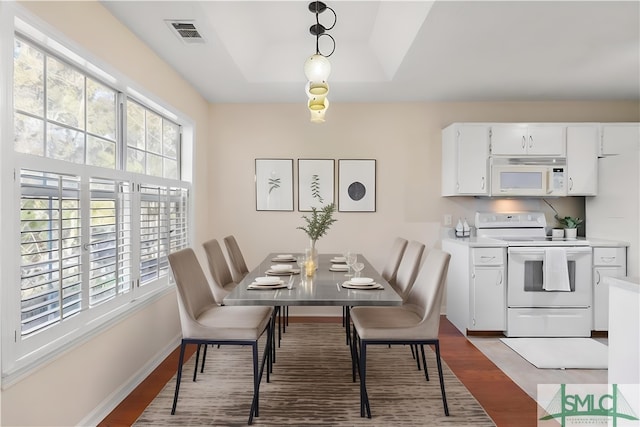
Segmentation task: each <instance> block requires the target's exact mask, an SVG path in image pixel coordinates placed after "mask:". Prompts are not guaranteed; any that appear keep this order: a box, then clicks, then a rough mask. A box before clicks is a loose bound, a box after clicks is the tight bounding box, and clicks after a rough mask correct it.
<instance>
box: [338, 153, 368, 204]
mask: <svg viewBox="0 0 640 427" xmlns="http://www.w3.org/2000/svg"><path fill="white" fill-rule="evenodd" d="M338 182H339V185H338V187H339V188H338V210H339V211H340V212H375V210H376V161H375V160H373V159H340V160H338Z"/></svg>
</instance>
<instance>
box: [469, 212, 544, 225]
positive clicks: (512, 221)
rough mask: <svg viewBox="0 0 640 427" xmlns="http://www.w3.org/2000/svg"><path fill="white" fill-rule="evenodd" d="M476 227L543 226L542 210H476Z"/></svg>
mask: <svg viewBox="0 0 640 427" xmlns="http://www.w3.org/2000/svg"><path fill="white" fill-rule="evenodd" d="M475 219H476V228H544V227H546V226H547V220H546V218H545V216H544V213H543V212H503V213H498V212H476V218H475Z"/></svg>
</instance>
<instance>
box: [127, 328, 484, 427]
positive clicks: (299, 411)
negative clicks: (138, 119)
mask: <svg viewBox="0 0 640 427" xmlns="http://www.w3.org/2000/svg"><path fill="white" fill-rule="evenodd" d="M425 350H426V352H427V365H428V372H429V375H430V377H429V378H430V381H428V382H427V381H425V378H424V373H423V372H422V371H418V370H417V368H416V363H415V360H414V359H413V358H412V357H411V351H410V349H409V347H407V346H400V345H399V346H392V347H391V348H389V347H387V346H370V347H369V348H368V349H367V389H368V392H369V399H370V404H371V415H372V418H371V419H367V418H360V403H359V402H360V395H359V383H354V382H352V380H351V357H350V353H349V347H348V346H347V345H345V337H344V329H343V328H342V327H341V326H340V325H339V324H303V323H293V324H291V325H290V326H289V327H288V328H287V330H286V333H285V334H284V335H283V336H282V343H281V347H280V348H279V349H278V351H277V356H276V363H275V365H274V369H273V375H272V377H271V382H269V383H267V382H266V381H265V380H264V378H263V381H262V384H261V387H260V416H259V417H258V418H255V419H254V425H256V426H282V425H295V426H301V425H313V426H369V427H371V426H418V425H429V426H494V425H495V424H494V423H493V421H492V420H491V418H490V417H489V416H488V415H487V413H486V412H485V411H484V409H483V408H482V407H481V406H480V404H479V403H478V401H476V400H475V398H474V397H473V396H472V395H471V393H470V392H469V391H468V390H467V389H466V388H465V386H464V385H463V384H462V383H461V382H460V381H459V380H458V378H456V376H455V375H454V374H453V373H452V372H451V370H450V369H449V368H448V367H447V366H446V364H443V369H444V381H445V387H446V394H447V401H448V404H449V413H450V416H448V417H447V416H445V415H444V410H443V406H442V400H441V396H440V386H439V383H438V373H437V369H436V362H435V355H434V353H433V352H432V351H431V350H430V349H428V348H426V347H425ZM194 360H195V357H192V359H191V360H189V361H187V362H185V365H184V370H183V377H182V383H181V386H180V398H179V400H178V407H177V410H176V414H175V415H171V414H170V412H171V405H172V399H173V392H174V390H175V376H174V378H173V379H172V380H171V381H169V382H168V383H167V385H166V386H165V387H164V389H163V390H162V391H161V392H160V393H159V395H158V396H157V397H156V398H155V400H154V401H153V402H151V404H150V405H149V406H148V407H147V408H146V409H145V411H144V412H143V413H142V415H141V416H140V417H139V418H138V420H137V421H136V422H135V424H134V425H136V426H168V425H172V426H174V425H188V426H200V425H216V426H219V425H246V424H247V419H248V415H249V408H250V405H251V396H252V379H251V378H252V371H251V351H250V349H249V348H248V347H246V348H242V347H235V346H227V347H220V348H213V347H210V348H209V351H208V353H207V360H206V364H205V369H204V373H198V379H197V382H193V381H191V380H192V375H193V369H194Z"/></svg>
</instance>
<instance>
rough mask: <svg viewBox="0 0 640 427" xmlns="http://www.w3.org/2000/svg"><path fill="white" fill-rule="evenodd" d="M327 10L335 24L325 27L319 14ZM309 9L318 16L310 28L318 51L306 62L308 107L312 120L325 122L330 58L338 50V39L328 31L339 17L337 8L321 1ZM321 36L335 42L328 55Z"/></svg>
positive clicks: (315, 2)
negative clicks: (321, 50) (331, 14)
mask: <svg viewBox="0 0 640 427" xmlns="http://www.w3.org/2000/svg"><path fill="white" fill-rule="evenodd" d="M325 10H330V11H331V12H332V13H333V24H331V25H330V26H329V27H325V26H324V25H322V24H321V23H320V17H319V15H320V14H321V13H323V12H324V11H325ZM309 11H310V12H311V13H313V14H314V15H315V16H316V23H315V24H313V25H312V26H311V27H310V28H309V32H310V33H311V35H312V36H314V37H315V38H316V52H315V53H314V54H313V55H311V56H310V57H309V58H307V60H306V61H305V62H304V74H305V76H307V80H308V82H307V84H306V86H305V92H306V94H307V97H308V98H309V101H308V102H307V107H308V108H309V112H310V113H311V121H312V122H314V123H322V122H324V116H325V113H326V111H327V108H329V100H328V99H327V94H328V93H329V83H328V80H329V74H330V73H331V63H330V62H329V59H328V58H329V57H330V56H331V55H332V54H333V52H334V51H335V50H336V41H335V39H334V38H333V37H332V36H331V35H330V34H327V31H329V30H331V29H332V28H333V27H334V26H335V25H336V22H337V21H338V17H337V15H336V12H335V10H333V9H331V8H330V7H328V6H327V5H326V4H324V3H323V2H321V1H313V2H311V3H309ZM321 36H327V37H329V38H330V39H331V41H332V42H333V49H332V50H331V52H329V53H328V54H326V55H325V54H323V53H321V52H320V37H321Z"/></svg>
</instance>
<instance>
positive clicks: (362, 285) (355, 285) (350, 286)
mask: <svg viewBox="0 0 640 427" xmlns="http://www.w3.org/2000/svg"><path fill="white" fill-rule="evenodd" d="M342 287H343V288H347V289H384V288H383V287H382V286H380V285H379V284H377V283H374V282H372V283H351V282H344V283H343V284H342Z"/></svg>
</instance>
